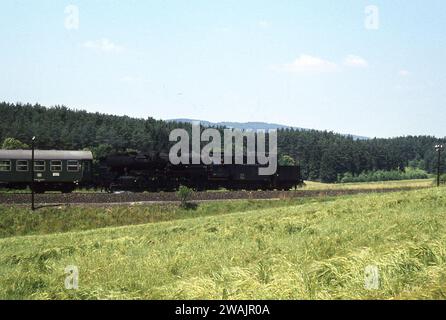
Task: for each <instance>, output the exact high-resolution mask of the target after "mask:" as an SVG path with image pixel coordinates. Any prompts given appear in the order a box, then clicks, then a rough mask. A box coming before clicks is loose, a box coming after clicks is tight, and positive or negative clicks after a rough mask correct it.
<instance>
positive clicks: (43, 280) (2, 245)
mask: <svg viewBox="0 0 446 320" xmlns="http://www.w3.org/2000/svg"><path fill="white" fill-rule="evenodd" d="M0 237H1V239H0V299H444V298H446V188H429V189H423V190H417V191H405V192H395V193H387V194H362V195H353V196H340V197H331V198H314V199H311V198H310V199H289V200H280V201H278V200H276V201H253V200H240V201H222V202H216V203H203V204H200V205H199V206H198V208H196V210H185V209H181V208H178V207H177V206H176V205H152V206H122V207H121V206H114V207H109V208H106V207H104V208H100V207H96V208H86V207H75V206H72V207H51V208H44V209H41V210H39V211H37V212H36V213H33V214H31V213H30V212H29V211H28V209H26V208H24V207H14V206H5V205H3V206H2V205H0ZM67 266H76V267H77V268H78V270H79V287H78V289H77V290H68V289H66V288H65V280H66V277H67V275H66V274H65V268H66V267H67ZM370 266H371V267H373V268H376V269H377V270H378V276H379V278H378V280H377V283H378V287H377V288H370V287H368V286H367V285H366V274H365V273H366V271H365V270H366V269H367V268H369V267H370ZM375 280H376V279H375Z"/></svg>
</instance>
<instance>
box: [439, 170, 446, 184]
mask: <svg viewBox="0 0 446 320" xmlns="http://www.w3.org/2000/svg"><path fill="white" fill-rule="evenodd" d="M440 183H441V184H446V173H445V174H442V175H441V176H440Z"/></svg>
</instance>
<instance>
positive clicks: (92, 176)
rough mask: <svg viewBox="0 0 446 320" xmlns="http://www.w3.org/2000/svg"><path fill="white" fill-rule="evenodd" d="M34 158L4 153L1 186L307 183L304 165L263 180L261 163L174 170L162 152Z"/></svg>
mask: <svg viewBox="0 0 446 320" xmlns="http://www.w3.org/2000/svg"><path fill="white" fill-rule="evenodd" d="M31 157H32V155H31V151H29V150H14V151H9V150H0V186H3V187H6V188H12V189H23V188H26V187H32V188H33V189H34V191H36V192H39V193H43V192H45V191H50V190H51V191H62V192H66V193H69V192H72V191H74V190H75V189H76V188H93V189H102V190H106V191H110V192H113V191H132V192H144V191H149V192H159V191H167V192H168V191H175V190H177V189H178V188H179V187H180V186H181V185H184V186H187V187H189V188H192V189H194V190H197V191H205V190H217V189H220V188H225V189H228V190H274V189H276V190H290V189H292V188H295V187H297V186H298V185H299V184H301V183H302V179H301V175H300V167H299V166H278V168H277V171H276V173H275V174H274V175H271V176H262V175H259V168H260V167H261V165H259V164H254V165H248V164H225V163H223V161H222V162H221V163H215V164H211V165H205V164H188V165H184V164H180V165H172V164H171V163H170V161H169V159H168V155H167V154H162V153H125V154H115V155H110V156H108V157H106V158H103V159H99V160H98V161H94V159H93V155H92V154H91V152H89V151H43V150H36V151H35V155H34V167H33V168H31V165H30V162H31ZM232 163H234V162H232ZM244 163H246V162H244ZM33 174H34V181H33V183H31V181H32V175H33Z"/></svg>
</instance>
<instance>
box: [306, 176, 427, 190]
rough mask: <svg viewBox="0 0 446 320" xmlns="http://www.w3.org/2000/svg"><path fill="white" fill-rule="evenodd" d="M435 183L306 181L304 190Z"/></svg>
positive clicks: (377, 187) (381, 187) (388, 187)
mask: <svg viewBox="0 0 446 320" xmlns="http://www.w3.org/2000/svg"><path fill="white" fill-rule="evenodd" d="M434 184H435V181H434V180H433V179H419V180H399V181H384V182H355V183H320V182H313V181H305V187H304V188H303V190H327V189H328V190H333V189H336V190H355V189H391V188H405V187H410V188H418V187H432V186H433V185H434Z"/></svg>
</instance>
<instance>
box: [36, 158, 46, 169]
mask: <svg viewBox="0 0 446 320" xmlns="http://www.w3.org/2000/svg"><path fill="white" fill-rule="evenodd" d="M34 171H36V172H44V171H45V160H37V161H34Z"/></svg>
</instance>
